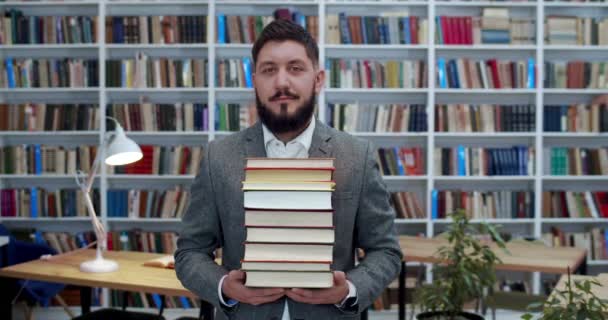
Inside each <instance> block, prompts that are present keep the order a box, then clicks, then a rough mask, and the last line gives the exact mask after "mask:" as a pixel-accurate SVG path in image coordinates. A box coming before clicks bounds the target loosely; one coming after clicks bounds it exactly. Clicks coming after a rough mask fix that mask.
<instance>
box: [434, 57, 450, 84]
mask: <svg viewBox="0 0 608 320" xmlns="http://www.w3.org/2000/svg"><path fill="white" fill-rule="evenodd" d="M446 74H447V71H446V68H445V59H444V58H439V59H437V75H438V76H439V87H440V88H447V87H448V79H447V75H446Z"/></svg>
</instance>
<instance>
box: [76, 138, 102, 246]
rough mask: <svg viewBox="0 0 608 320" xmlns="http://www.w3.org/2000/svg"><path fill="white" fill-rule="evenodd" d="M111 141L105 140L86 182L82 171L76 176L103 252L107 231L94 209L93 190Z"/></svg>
mask: <svg viewBox="0 0 608 320" xmlns="http://www.w3.org/2000/svg"><path fill="white" fill-rule="evenodd" d="M108 140H109V139H107V138H106V139H104V141H103V143H102V144H101V147H100V148H99V149H98V150H97V154H96V155H95V160H94V161H93V165H92V167H91V170H90V171H89V174H88V175H87V176H86V180H84V181H83V180H82V178H83V176H84V172H82V171H81V170H79V171H78V174H77V175H76V183H77V184H78V186H79V187H80V190H81V191H82V193H83V194H84V198H85V201H86V205H87V212H88V213H89V217H90V218H91V223H92V224H93V231H94V232H95V237H96V238H97V246H99V247H100V248H101V250H105V249H106V245H107V243H106V238H107V236H106V230H105V227H104V226H103V224H102V223H101V221H99V218H98V217H97V213H96V212H95V207H93V201H92V200H91V188H92V187H93V182H94V180H95V175H96V174H97V171H98V170H99V167H100V163H101V154H102V153H104V150H105V147H106V145H107V143H108Z"/></svg>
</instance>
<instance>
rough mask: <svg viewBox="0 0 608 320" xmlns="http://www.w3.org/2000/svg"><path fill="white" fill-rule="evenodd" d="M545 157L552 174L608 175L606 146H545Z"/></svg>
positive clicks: (548, 169) (546, 167) (549, 171)
mask: <svg viewBox="0 0 608 320" xmlns="http://www.w3.org/2000/svg"><path fill="white" fill-rule="evenodd" d="M543 159H544V160H545V161H544V162H545V163H544V167H545V169H546V173H547V174H551V175H577V176H580V175H608V149H606V148H584V147H582V148H578V147H577V148H568V147H552V148H545V149H544V154H543Z"/></svg>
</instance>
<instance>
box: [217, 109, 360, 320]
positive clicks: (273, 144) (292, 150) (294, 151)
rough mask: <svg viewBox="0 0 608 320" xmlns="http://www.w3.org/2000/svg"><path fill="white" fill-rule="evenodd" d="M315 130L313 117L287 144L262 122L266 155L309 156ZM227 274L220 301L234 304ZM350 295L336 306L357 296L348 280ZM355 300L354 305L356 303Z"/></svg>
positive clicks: (285, 315) (285, 319) (286, 313)
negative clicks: (225, 289) (225, 292)
mask: <svg viewBox="0 0 608 320" xmlns="http://www.w3.org/2000/svg"><path fill="white" fill-rule="evenodd" d="M314 131H315V118H314V117H313V119H312V121H310V124H309V125H308V127H307V128H306V130H304V131H303V132H302V133H301V134H300V135H299V136H297V137H295V138H294V139H293V140H291V141H289V142H288V143H287V144H285V143H283V142H282V141H281V140H279V139H278V138H277V137H276V136H275V135H274V134H273V133H272V132H271V131H270V130H268V128H266V126H265V125H263V124H262V132H263V134H264V148H265V149H266V156H267V157H268V158H308V150H309V149H310V145H311V144H312V134H313V132H314ZM225 278H226V276H224V277H222V279H221V280H220V284H219V286H218V288H217V290H218V295H219V297H220V302H221V303H222V304H223V305H225V306H228V307H230V306H234V305H236V302H234V303H226V302H225V301H224V299H223V297H222V284H223V283H224V279H225ZM346 281H347V283H348V295H347V296H346V298H344V300H343V301H342V302H341V303H340V304H336V307H340V306H342V305H343V304H344V302H345V301H346V299H348V298H351V297H356V296H357V289H356V288H355V286H354V285H353V284H352V283H351V282H350V281H348V280H346ZM356 303H357V302H355V303H354V304H353V305H355V304H356ZM289 319H290V317H289V307H288V305H287V300H285V309H283V316H282V318H281V320H289Z"/></svg>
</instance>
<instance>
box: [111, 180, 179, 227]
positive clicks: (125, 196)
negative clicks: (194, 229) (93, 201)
mask: <svg viewBox="0 0 608 320" xmlns="http://www.w3.org/2000/svg"><path fill="white" fill-rule="evenodd" d="M106 199H107V217H108V218H117V217H122V218H136V219H138V218H141V219H145V218H181V217H182V216H183V215H184V213H185V209H186V204H187V203H188V201H189V199H190V192H188V191H187V190H184V188H183V187H181V186H175V187H174V188H173V189H172V190H116V189H110V190H108V196H107V198H106Z"/></svg>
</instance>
